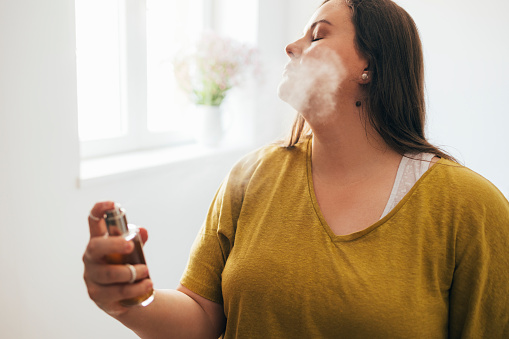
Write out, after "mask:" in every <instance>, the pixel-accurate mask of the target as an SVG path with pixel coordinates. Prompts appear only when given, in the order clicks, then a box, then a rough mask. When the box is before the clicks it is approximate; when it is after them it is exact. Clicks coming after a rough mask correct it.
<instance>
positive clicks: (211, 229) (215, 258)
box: [180, 152, 259, 304]
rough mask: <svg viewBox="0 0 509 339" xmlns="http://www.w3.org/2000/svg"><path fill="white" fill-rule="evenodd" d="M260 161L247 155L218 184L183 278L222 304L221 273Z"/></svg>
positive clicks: (255, 155) (181, 281) (182, 280)
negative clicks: (250, 183) (248, 186)
mask: <svg viewBox="0 0 509 339" xmlns="http://www.w3.org/2000/svg"><path fill="white" fill-rule="evenodd" d="M258 162H259V154H258V153H256V152H254V153H252V154H249V155H247V156H246V157H244V158H243V159H242V160H241V161H239V162H238V163H237V164H236V165H235V166H234V167H233V169H232V170H231V172H230V173H229V175H228V176H227V177H226V179H225V180H224V181H223V183H222V184H221V186H220V187H219V189H218V191H217V193H216V195H215V197H214V199H213V201H212V203H211V205H210V208H209V211H208V214H207V217H206V219H205V222H204V223H203V225H202V227H201V229H200V231H199V233H198V235H197V236H196V239H195V241H194V243H193V246H192V248H191V254H190V257H189V261H188V263H187V267H186V269H185V271H184V274H183V276H182V278H181V280H180V283H181V284H182V285H183V286H185V287H187V288H188V289H190V290H191V291H193V292H194V293H196V294H198V295H200V296H202V297H204V298H206V299H208V300H211V301H213V302H216V303H219V304H222V303H223V297H222V290H221V276H222V273H223V269H224V267H225V265H226V260H227V259H228V256H229V254H230V251H231V250H232V248H233V245H234V242H235V231H236V229H237V221H238V218H239V215H240V212H241V208H242V202H243V198H244V193H245V189H246V186H247V184H248V183H249V180H250V177H251V175H252V173H253V171H254V170H255V169H256V166H257V164H258Z"/></svg>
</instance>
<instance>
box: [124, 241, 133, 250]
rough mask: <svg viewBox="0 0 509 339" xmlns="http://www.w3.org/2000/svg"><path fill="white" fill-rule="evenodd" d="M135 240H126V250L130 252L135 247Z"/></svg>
mask: <svg viewBox="0 0 509 339" xmlns="http://www.w3.org/2000/svg"><path fill="white" fill-rule="evenodd" d="M133 246H134V245H133V242H132V241H126V243H125V250H126V251H128V252H130V251H131V250H132V249H133Z"/></svg>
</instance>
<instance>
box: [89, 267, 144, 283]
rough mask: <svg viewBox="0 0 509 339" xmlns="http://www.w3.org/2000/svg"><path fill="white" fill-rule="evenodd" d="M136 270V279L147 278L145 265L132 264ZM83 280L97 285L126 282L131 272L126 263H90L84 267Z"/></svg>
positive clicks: (129, 278)
mask: <svg viewBox="0 0 509 339" xmlns="http://www.w3.org/2000/svg"><path fill="white" fill-rule="evenodd" d="M133 267H134V269H135V270H136V281H140V280H143V279H145V278H148V276H149V274H148V268H147V265H142V264H138V265H133ZM84 277H85V280H89V281H91V282H93V283H95V284H99V285H112V284H120V283H127V282H129V281H130V280H131V277H132V273H131V270H130V269H129V268H128V267H127V265H102V264H95V263H90V264H89V265H87V267H86V269H85V275H84Z"/></svg>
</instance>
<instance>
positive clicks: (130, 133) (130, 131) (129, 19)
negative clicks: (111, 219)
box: [80, 0, 215, 159]
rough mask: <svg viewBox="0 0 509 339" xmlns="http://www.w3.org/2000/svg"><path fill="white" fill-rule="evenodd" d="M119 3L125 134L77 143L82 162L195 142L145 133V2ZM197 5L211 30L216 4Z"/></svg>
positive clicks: (172, 134) (173, 133)
mask: <svg viewBox="0 0 509 339" xmlns="http://www.w3.org/2000/svg"><path fill="white" fill-rule="evenodd" d="M118 1H119V26H120V29H119V35H120V37H119V40H120V41H119V49H120V60H119V65H120V79H119V82H120V100H121V103H120V107H121V111H122V115H123V117H124V118H125V119H124V121H122V123H123V124H126V125H127V126H126V128H125V130H126V133H125V134H124V135H122V136H119V137H113V138H106V139H99V140H80V156H81V158H82V159H87V158H96V157H102V156H108V155H113V154H118V153H125V152H131V151H139V150H144V149H153V148H157V147H164V146H177V145H183V144H189V143H192V142H194V138H193V137H192V136H191V135H189V134H187V133H185V132H179V131H168V132H151V131H149V130H148V127H147V119H148V100H147V97H148V95H147V93H148V92H147V89H148V88H147V87H148V83H147V66H148V65H147V2H146V0H118ZM198 1H201V2H202V8H203V13H202V15H203V26H204V27H206V28H210V27H211V24H212V21H213V13H214V10H213V9H214V6H215V0H198ZM124 126H125V125H124Z"/></svg>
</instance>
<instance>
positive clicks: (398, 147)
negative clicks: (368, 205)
mask: <svg viewBox="0 0 509 339" xmlns="http://www.w3.org/2000/svg"><path fill="white" fill-rule="evenodd" d="M329 1H330V0H325V1H324V2H323V3H322V6H323V5H324V4H325V3H327V2H329ZM345 3H346V5H347V6H348V7H349V8H350V9H351V11H352V23H353V25H354V27H355V32H356V38H355V43H356V47H357V49H358V51H359V52H360V53H361V54H363V55H364V56H365V57H366V58H367V59H368V62H369V66H368V71H370V75H371V81H370V82H369V83H368V84H367V85H363V86H366V93H367V96H366V99H365V100H364V101H363V103H362V110H363V112H364V113H365V118H366V119H367V121H368V122H369V123H370V124H371V126H372V127H373V128H374V129H375V131H377V132H378V134H380V136H381V137H382V138H383V139H384V141H385V143H386V144H387V145H388V146H389V147H391V148H392V149H394V150H395V151H396V152H398V153H400V154H401V155H403V154H405V153H421V152H426V153H432V154H435V155H437V156H439V157H441V158H446V159H450V160H454V158H453V157H452V156H450V155H449V154H447V153H445V152H444V151H442V150H441V149H439V148H438V147H436V146H433V145H431V144H430V143H429V142H428V141H427V140H426V137H425V133H424V127H425V119H426V105H425V100H424V61H423V53H422V45H421V40H420V38H419V32H418V30H417V27H416V25H415V22H414V21H413V19H412V17H410V15H409V14H408V13H407V12H406V11H405V10H404V9H403V8H401V7H400V6H398V5H397V4H395V3H394V2H392V1H390V0H345ZM310 133H311V129H310V127H309V125H308V124H307V123H306V121H305V120H304V118H303V117H302V115H301V114H298V115H297V118H296V119H295V122H294V124H293V127H292V131H291V134H290V135H289V136H288V139H287V140H286V143H285V145H286V146H287V147H292V146H294V145H295V144H296V143H297V142H299V140H300V139H301V138H302V137H303V136H304V135H307V134H310Z"/></svg>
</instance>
